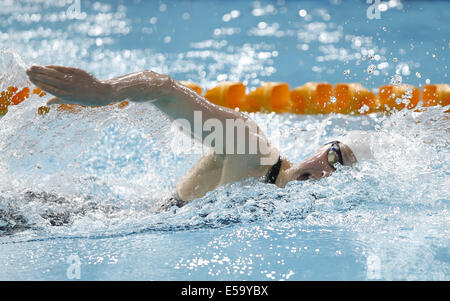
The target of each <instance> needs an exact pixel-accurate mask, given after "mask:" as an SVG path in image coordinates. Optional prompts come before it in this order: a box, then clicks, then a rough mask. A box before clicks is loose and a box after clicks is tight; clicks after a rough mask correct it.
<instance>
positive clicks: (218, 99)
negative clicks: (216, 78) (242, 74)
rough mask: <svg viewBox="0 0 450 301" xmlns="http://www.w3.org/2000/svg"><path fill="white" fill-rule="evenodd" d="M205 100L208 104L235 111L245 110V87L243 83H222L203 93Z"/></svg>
mask: <svg viewBox="0 0 450 301" xmlns="http://www.w3.org/2000/svg"><path fill="white" fill-rule="evenodd" d="M204 96H205V98H206V99H207V100H209V101H210V102H212V103H214V104H216V105H219V106H223V107H227V108H231V109H235V108H239V109H240V110H247V109H248V107H246V106H245V85H244V84H243V83H239V82H237V83H235V82H223V83H220V84H219V85H218V86H216V87H214V88H212V89H209V90H207V91H206V92H205V95H204Z"/></svg>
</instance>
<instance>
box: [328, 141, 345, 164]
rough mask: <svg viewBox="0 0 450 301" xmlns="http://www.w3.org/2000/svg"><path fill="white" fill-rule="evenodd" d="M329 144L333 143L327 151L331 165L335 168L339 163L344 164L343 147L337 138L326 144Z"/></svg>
mask: <svg viewBox="0 0 450 301" xmlns="http://www.w3.org/2000/svg"><path fill="white" fill-rule="evenodd" d="M327 144H331V147H330V149H329V150H328V153H327V159H328V164H330V166H331V167H332V168H333V169H336V164H337V163H340V164H341V165H344V163H343V161H342V153H341V148H340V147H339V141H337V140H336V141H331V142H328V143H325V145H327Z"/></svg>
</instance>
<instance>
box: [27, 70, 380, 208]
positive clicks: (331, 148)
mask: <svg viewBox="0 0 450 301" xmlns="http://www.w3.org/2000/svg"><path fill="white" fill-rule="evenodd" d="M27 74H28V76H29V79H30V80H31V81H32V82H33V83H34V84H35V85H36V86H38V87H39V88H41V89H42V90H44V91H46V92H48V93H50V94H52V95H54V96H55V97H53V98H51V99H50V100H49V101H48V102H47V105H52V104H78V105H85V106H106V105H109V104H111V103H114V102H119V101H123V100H128V101H132V102H137V103H140V102H150V103H152V104H153V105H154V106H155V107H156V108H158V109H159V110H160V111H161V112H163V113H164V114H165V115H166V116H167V117H168V118H169V119H170V120H172V121H175V120H180V119H182V120H187V121H188V123H189V125H190V129H192V131H191V134H192V135H193V136H194V138H196V139H198V140H199V141H200V142H201V143H203V144H204V145H206V146H208V147H210V148H211V149H212V151H211V152H209V153H207V154H205V155H204V156H203V157H202V158H200V160H199V161H198V162H197V163H196V164H194V166H193V167H192V168H191V169H190V170H189V171H188V172H187V173H186V174H185V175H184V176H183V177H182V178H181V179H180V180H179V182H178V183H177V185H176V188H175V193H174V195H173V196H172V197H171V198H170V199H169V200H167V201H166V202H165V204H163V205H162V207H161V209H168V208H170V207H171V206H174V205H175V206H178V207H181V206H183V205H185V204H186V203H188V202H191V201H193V200H195V199H197V198H200V197H202V196H204V195H205V194H206V193H207V192H209V191H212V190H214V189H216V188H217V187H219V186H221V185H224V184H227V183H231V182H237V181H241V180H244V179H247V178H257V179H261V180H262V181H264V182H266V183H271V184H275V185H277V186H278V187H284V186H285V185H286V183H288V182H290V181H294V180H300V181H304V180H308V179H320V178H323V177H327V176H329V175H330V174H331V173H333V172H334V171H335V170H336V167H337V165H339V164H340V165H348V166H349V165H353V164H354V163H356V162H357V161H359V160H361V159H365V158H370V157H371V156H372V152H371V149H370V147H369V144H368V142H367V137H366V135H365V134H364V132H360V131H353V132H350V133H349V134H347V135H346V136H344V137H342V138H341V139H339V140H336V141H332V142H329V143H327V144H325V145H323V146H321V147H320V148H319V149H318V150H317V151H316V152H315V153H314V154H313V155H311V156H310V157H308V158H307V159H305V160H303V161H302V162H300V163H298V164H294V163H292V162H291V161H289V160H288V159H287V158H284V157H281V156H280V152H279V150H278V149H276V148H275V147H273V146H271V145H270V142H269V141H268V139H267V137H266V136H265V135H264V133H262V131H261V130H260V129H259V127H258V126H257V125H256V123H255V122H254V121H253V120H251V119H250V117H249V116H248V115H246V114H243V113H242V112H238V111H234V110H231V109H228V108H225V107H222V106H218V105H215V104H213V103H211V102H209V101H207V100H206V99H205V98H204V97H203V96H201V95H199V94H198V93H196V92H194V91H192V90H190V89H188V88H186V87H185V86H183V85H181V84H180V83H178V82H177V81H175V80H173V79H171V78H170V77H168V76H167V75H163V74H158V73H156V72H153V71H141V72H136V73H131V74H127V75H123V76H119V77H116V78H113V79H109V80H99V79H97V78H95V77H94V76H92V75H91V74H89V73H87V72H86V71H84V70H81V69H78V68H72V67H64V66H54V65H50V66H45V67H44V66H32V67H30V68H29V69H28V70H27ZM195 112H201V113H202V117H203V120H208V119H214V120H218V121H219V122H220V123H221V124H222V125H223V126H222V129H223V131H224V133H223V134H224V136H223V137H228V135H230V134H231V135H233V136H232V137H234V128H233V129H232V130H233V134H232V133H230V132H227V131H230V130H229V129H227V127H226V126H225V124H226V122H227V120H228V121H232V122H235V123H238V122H243V123H245V124H246V125H247V126H246V128H245V130H246V131H245V135H243V136H239V137H240V138H241V139H243V140H244V141H233V140H232V142H237V143H231V144H230V142H229V141H228V139H226V140H225V142H224V143H223V144H220V143H217V142H215V143H214V144H213V143H212V141H214V140H213V139H205V138H207V134H208V133H207V132H206V131H202V133H201V134H200V135H198V133H195V132H194V130H193V129H195V128H196V126H195V122H194V119H195V118H194V116H195ZM188 128H189V127H188ZM199 136H200V137H199ZM255 138H256V139H257V140H258V145H259V146H263V147H258V148H257V150H256V151H253V152H252V151H250V150H249V148H245V151H243V152H238V151H237V146H236V145H235V144H238V143H239V142H244V145H249V143H250V142H251V140H252V139H255ZM236 139H237V138H236Z"/></svg>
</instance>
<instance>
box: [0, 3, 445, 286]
mask: <svg viewBox="0 0 450 301" xmlns="http://www.w3.org/2000/svg"><path fill="white" fill-rule="evenodd" d="M75 3H79V4H80V6H79V10H78V8H77V7H75V9H70V10H69V11H68V9H69V7H71V3H70V2H69V1H46V0H42V1H4V3H3V4H2V7H3V9H2V11H1V12H0V14H1V18H0V41H1V44H0V45H1V47H2V52H1V54H0V60H1V61H2V64H3V67H2V73H4V74H7V76H6V78H3V81H4V82H8V83H13V84H16V85H19V84H21V83H23V81H24V80H25V79H26V78H25V73H24V68H25V65H26V64H31V63H37V64H40V65H46V64H61V65H69V66H77V67H80V68H84V69H86V70H88V71H90V72H92V73H93V74H95V75H96V76H98V77H100V78H107V77H112V76H117V75H120V74H124V73H127V72H134V71H139V70H144V69H153V70H155V71H157V72H162V73H167V74H169V75H171V76H172V77H174V78H175V79H178V80H191V81H194V82H196V83H199V84H200V85H201V86H202V87H203V88H204V89H205V88H210V87H213V86H214V85H215V84H217V83H218V82H221V81H224V80H233V81H242V82H244V83H245V84H246V85H247V86H248V87H249V88H250V89H251V88H254V87H257V86H258V85H260V84H261V82H264V81H269V80H270V81H284V82H287V83H289V84H290V85H291V87H295V86H299V85H302V84H303V83H304V82H307V81H328V82H331V83H338V82H343V81H345V82H359V83H361V84H363V85H364V86H366V87H368V88H370V89H376V88H377V87H378V86H380V85H383V84H386V83H390V82H391V80H392V78H395V79H397V80H398V79H399V77H400V78H401V80H402V82H405V83H410V84H413V85H416V86H423V85H424V84H426V83H428V82H431V83H440V82H444V83H446V82H448V60H449V50H450V44H449V43H450V41H449V40H448V37H449V36H450V28H449V27H448V24H447V23H448V21H447V19H446V18H445V12H447V11H448V10H449V9H450V2H446V1H414V2H407V1H401V2H400V1H389V2H385V8H386V10H383V11H381V12H380V14H381V18H380V19H369V18H368V16H367V8H368V6H369V4H367V3H366V1H337V0H333V1H304V2H294V1H254V2H249V1H149V2H147V1H134V2H133V3H131V2H128V1H127V2H125V1H112V2H102V1H95V2H94V1H85V0H80V1H79V2H76V1H75ZM6 48H7V49H6ZM372 66H375V68H373V67H372ZM1 88H2V89H1V90H3V88H4V87H3V86H2V87H1ZM44 103H45V99H42V98H39V97H34V96H33V97H32V98H31V100H30V101H25V102H23V103H22V104H20V105H18V106H14V107H11V108H10V110H9V112H8V113H7V114H6V115H5V116H4V117H2V118H1V119H0V137H1V139H0V149H1V154H2V155H1V157H2V160H1V161H0V179H1V181H0V229H2V232H0V266H1V268H0V279H1V280H67V279H73V278H75V279H77V278H81V279H82V280H379V279H382V280H398V279H407V280H449V279H450V254H449V242H450V236H449V212H448V205H449V199H450V193H449V187H450V173H449V169H448V166H449V164H450V152H449V143H450V134H449V131H448V129H449V123H448V114H445V113H444V109H443V108H441V107H432V108H429V109H428V110H426V111H424V112H423V113H415V112H399V113H395V114H392V115H389V116H384V115H364V116H348V115H335V114H332V115H326V116H321V115H314V116H312V115H291V114H278V115H277V114H252V117H253V118H254V119H255V120H256V121H257V123H258V124H259V125H260V126H261V127H262V128H263V129H264V130H265V131H266V133H267V135H268V136H270V137H271V138H272V139H273V141H276V143H277V144H278V146H279V148H280V150H281V151H282V154H283V155H286V156H288V157H289V158H292V160H293V161H294V162H296V161H299V160H301V159H303V158H305V157H307V156H308V155H309V154H311V153H312V152H313V151H314V150H315V149H316V147H317V146H319V145H320V144H322V143H325V142H327V141H328V140H329V139H331V138H332V137H335V136H336V135H339V134H342V133H345V132H347V131H348V130H351V129H363V130H373V131H378V132H384V133H388V134H389V135H391V136H392V137H393V138H395V140H396V141H397V142H398V145H397V146H396V147H393V148H392V149H389V150H378V152H377V153H376V160H373V161H367V162H361V163H360V164H359V165H358V166H357V167H356V168H353V169H350V168H346V167H344V168H341V170H340V171H339V172H337V173H336V174H334V175H332V176H331V177H328V178H325V179H321V180H319V181H309V182H301V183H300V182H298V183H289V184H288V185H287V187H286V188H285V189H279V188H275V187H273V186H272V185H266V184H262V183H259V182H257V181H255V180H248V181H245V182H243V183H233V184H229V185H226V186H224V187H221V188H220V189H218V190H217V191H214V192H211V193H209V194H208V195H206V196H205V197H203V198H201V199H198V200H196V201H194V202H192V203H190V204H188V205H186V206H185V207H183V208H181V209H180V210H178V211H169V212H164V213H159V214H154V212H153V211H154V205H155V203H156V202H157V201H158V200H160V199H161V198H163V197H165V196H167V195H168V194H169V193H170V192H171V191H172V189H173V187H174V185H175V183H176V180H177V179H179V178H180V177H181V176H182V175H183V173H184V172H186V171H187V170H188V169H189V167H190V166H191V165H192V164H193V162H194V160H197V159H198V158H199V157H200V155H199V154H198V153H197V152H194V153H189V152H182V150H177V149H176V150H175V152H174V149H173V145H172V144H171V141H172V139H171V138H172V136H173V132H171V130H170V124H169V122H168V121H167V119H165V118H164V117H163V116H162V115H161V114H160V113H159V112H158V111H156V110H155V109H154V108H152V107H151V106H150V105H148V104H139V105H138V104H131V105H129V106H128V107H126V108H124V109H122V110H119V109H117V108H113V107H112V108H108V109H106V110H100V111H95V112H94V111H91V110H85V111H83V112H81V113H80V114H67V113H61V112H58V111H56V110H53V111H50V113H49V114H47V115H45V116H39V115H38V114H37V113H36V111H37V108H38V107H39V106H42V105H43V104H44ZM195 147H196V146H195ZM195 147H194V148H195ZM74 262H75V263H80V265H79V267H80V269H79V271H80V274H79V275H75V276H77V277H73V276H74V274H73V273H72V270H71V267H72V266H73V264H74ZM78 276H79V277H78Z"/></svg>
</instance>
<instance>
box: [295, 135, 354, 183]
mask: <svg viewBox="0 0 450 301" xmlns="http://www.w3.org/2000/svg"><path fill="white" fill-rule="evenodd" d="M338 153H339V154H338ZM338 159H341V161H342V164H343V165H352V164H354V163H356V158H355V156H354V155H353V152H352V151H351V150H350V148H349V147H348V146H347V145H345V144H344V143H341V142H336V143H335V144H326V145H323V146H322V147H320V148H319V149H318V150H317V151H316V152H315V153H314V154H313V155H312V156H310V157H308V158H306V159H305V160H303V161H302V162H300V164H299V165H298V166H297V168H296V173H295V179H296V180H300V181H304V180H309V179H320V178H323V177H327V176H329V175H330V174H331V173H332V172H333V171H335V170H336V169H335V168H334V167H333V165H334V166H336V165H337V164H340V163H339V162H338V161H339V160H338Z"/></svg>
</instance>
